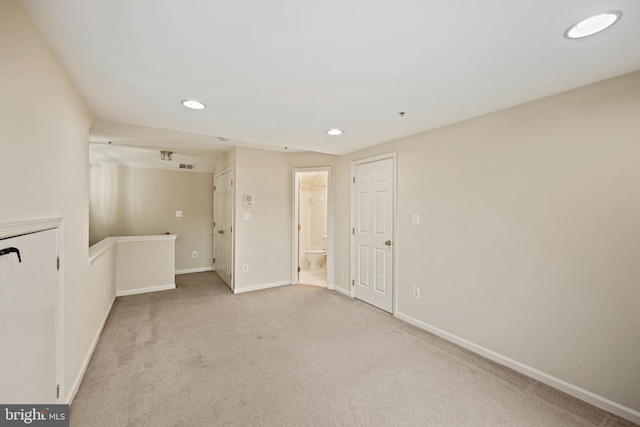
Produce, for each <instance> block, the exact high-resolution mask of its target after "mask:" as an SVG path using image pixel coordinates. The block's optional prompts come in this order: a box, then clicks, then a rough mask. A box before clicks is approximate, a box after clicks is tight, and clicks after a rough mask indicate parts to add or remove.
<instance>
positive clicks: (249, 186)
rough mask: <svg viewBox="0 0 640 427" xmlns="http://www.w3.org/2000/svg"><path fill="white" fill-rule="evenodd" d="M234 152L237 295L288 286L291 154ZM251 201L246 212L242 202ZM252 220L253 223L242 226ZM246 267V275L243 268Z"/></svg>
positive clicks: (289, 273) (254, 151)
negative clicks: (249, 197)
mask: <svg viewBox="0 0 640 427" xmlns="http://www.w3.org/2000/svg"><path fill="white" fill-rule="evenodd" d="M235 152H236V165H235V174H236V205H235V218H236V220H235V222H236V229H235V248H236V253H235V266H234V269H235V274H234V277H235V279H234V280H235V291H236V292H242V290H243V289H251V288H255V287H265V286H271V285H277V284H289V283H291V203H292V201H291V167H290V165H289V154H287V153H280V152H275V151H263V150H255V149H251V148H241V147H238V148H236V150H235ZM245 194H251V195H253V196H254V206H253V207H252V208H245V207H244V206H243V196H244V195H245ZM244 213H250V214H251V221H245V220H244ZM243 265H248V267H249V269H248V271H247V272H243V270H242V266H243Z"/></svg>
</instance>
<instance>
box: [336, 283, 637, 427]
mask: <svg viewBox="0 0 640 427" xmlns="http://www.w3.org/2000/svg"><path fill="white" fill-rule="evenodd" d="M336 290H337V291H341V290H339V289H338V288H336ZM396 317H397V318H398V319H400V320H403V321H405V322H407V323H410V324H412V325H413V326H417V327H418V328H421V329H424V330H425V331H427V332H431V333H432V334H434V335H437V336H439V337H441V338H444V339H445V340H447V341H450V342H452V343H454V344H457V345H459V346H460V347H464V348H466V349H467V350H471V351H473V352H474V353H477V354H479V355H481V356H484V357H486V358H487V359H491V360H493V361H494V362H497V363H499V364H501V365H504V366H506V367H508V368H511V369H513V370H514V371H518V372H520V373H521V374H524V375H526V376H528V377H531V378H533V379H536V380H538V381H540V382H541V383H544V384H547V385H549V386H551V387H553V388H556V389H558V390H561V391H563V392H565V393H567V394H570V395H571V396H573V397H577V398H578V399H580V400H584V401H585V402H587V403H590V404H592V405H594V406H597V407H598V408H601V409H604V410H605V411H608V412H611V413H612V414H615V415H618V416H620V417H623V418H626V419H628V420H630V421H633V422H634V423H636V424H640V412H638V411H636V410H634V409H631V408H628V407H626V406H624V405H621V404H619V403H616V402H614V401H612V400H609V399H607V398H606V397H602V396H599V395H597V394H595V393H592V392H590V391H588V390H585V389H583V388H580V387H578V386H576V385H574V384H571V383H568V382H566V381H563V380H561V379H559V378H556V377H554V376H551V375H549V374H546V373H544V372H541V371H539V370H537V369H535V368H532V367H531V366H527V365H525V364H523V363H520V362H518V361H516V360H513V359H511V358H509V357H506V356H503V355H501V354H499V353H496V352H494V351H491V350H489V349H487V348H484V347H481V346H479V345H477V344H474V343H472V342H470V341H467V340H465V339H463V338H460V337H458V336H456V335H453V334H450V333H449V332H446V331H443V330H442V329H439V328H436V327H435V326H432V325H429V324H428V323H425V322H422V321H420V320H418V319H415V318H413V317H411V316H408V315H406V314H402V313H400V312H396Z"/></svg>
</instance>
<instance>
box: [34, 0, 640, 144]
mask: <svg viewBox="0 0 640 427" xmlns="http://www.w3.org/2000/svg"><path fill="white" fill-rule="evenodd" d="M24 3H25V5H26V6H27V8H28V10H29V11H30V13H31V14H32V16H33V18H34V20H35V21H36V24H37V25H38V27H39V29H40V30H41V32H42V34H43V35H44V37H45V38H46V39H47V41H48V42H49V43H50V45H51V46H52V48H53V50H54V51H55V53H56V54H57V56H58V58H59V59H60V61H61V62H62V64H63V66H64V67H65V69H66V70H67V72H68V73H69V75H70V76H71V78H72V80H73V81H74V83H75V85H76V87H77V88H78V89H79V90H80V92H81V94H82V96H83V97H84V99H85V100H86V101H87V103H88V105H89V107H90V108H91V110H92V111H93V113H94V114H95V116H96V117H97V119H98V120H97V122H96V124H95V125H94V128H93V129H92V136H91V138H92V141H96V142H104V141H107V140H114V144H125V145H141V146H144V147H151V148H163V147H165V146H167V145H168V144H172V145H171V147H167V148H173V149H175V150H179V149H181V148H182V149H184V150H191V149H192V150H205V151H210V150H213V151H226V150H228V149H229V148H230V147H231V146H233V145H243V146H252V147H258V148H270V149H278V150H282V149H283V147H285V146H287V147H290V149H291V150H310V151H318V152H325V153H333V154H344V153H348V152H352V151H355V150H357V149H361V148H364V147H367V146H372V145H376V144H379V143H383V142H386V141H390V140H393V139H397V138H401V137H403V136H408V135H412V134H416V133H419V132H423V131H426V130H429V129H433V128H436V127H440V126H443V125H446V124H450V123H454V122H458V121H461V120H465V119H468V118H471V117H475V116H479V115H482V114H486V113H489V112H492V111H496V110H500V109H503V108H506V107H509V106H513V105H517V104H521V103H524V102H528V101H531V100H534V99H538V98H542V97H545V96H548V95H552V94H554V93H558V92H563V91H566V90H569V89H573V88H576V87H579V86H583V85H585V84H589V83H593V82H596V81H600V80H604V79H607V78H610V77H614V76H617V75H621V74H625V73H628V72H631V71H635V70H638V69H640V2H639V1H638V0H563V1H557V0H535V1H533V0H520V1H507V0H501V1H499V0H485V1H477V0H473V1H472V0H458V1H449V2H442V1H437V2H436V1H433V0H401V1H398V0H396V1H390V0H386V1H385V0H366V1H365V0H323V1H315V2H310V1H305V0H272V1H261V0H237V1H220V0H217V1H213V0H184V1H174V0H109V1H97V0H93V1H87V0H55V1H52V0H24ZM606 10H621V11H622V12H623V13H624V16H623V17H622V19H621V20H620V22H618V23H617V24H616V25H614V26H613V27H611V28H609V29H607V30H605V31H604V32H602V33H600V34H597V35H595V36H592V37H588V38H585V39H580V40H567V39H565V38H564V37H563V33H564V31H565V30H566V28H567V27H568V26H569V25H570V24H573V23H575V22H577V21H579V20H581V19H583V18H586V17H588V16H590V15H593V14H595V13H598V12H602V11H606ZM185 98H196V99H199V100H201V101H203V102H205V103H206V104H207V108H206V109H205V110H201V111H193V110H188V109H186V108H184V107H183V106H182V105H181V104H180V101H181V100H182V99H185ZM401 111H404V112H406V115H405V116H404V117H400V116H399V115H398V113H399V112H401ZM333 127H338V128H340V129H343V130H344V134H343V135H341V136H339V137H330V136H328V135H327V134H326V133H325V132H326V130H327V129H329V128H333ZM176 131H178V132H186V133H188V134H189V135H181V134H179V133H176ZM217 137H224V138H228V140H227V141H220V140H219V139H218V138H217Z"/></svg>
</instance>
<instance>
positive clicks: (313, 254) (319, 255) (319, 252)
mask: <svg viewBox="0 0 640 427" xmlns="http://www.w3.org/2000/svg"><path fill="white" fill-rule="evenodd" d="M305 254H306V255H307V259H308V260H309V262H310V263H311V265H310V266H309V269H310V270H320V264H321V263H323V262H324V259H325V257H326V256H327V251H326V250H325V249H309V250H308V251H305Z"/></svg>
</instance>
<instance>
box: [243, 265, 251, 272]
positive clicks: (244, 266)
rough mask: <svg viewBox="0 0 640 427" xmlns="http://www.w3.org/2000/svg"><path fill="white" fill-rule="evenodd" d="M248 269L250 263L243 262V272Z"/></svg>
mask: <svg viewBox="0 0 640 427" xmlns="http://www.w3.org/2000/svg"><path fill="white" fill-rule="evenodd" d="M247 271H249V264H242V272H243V273H246V272H247Z"/></svg>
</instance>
